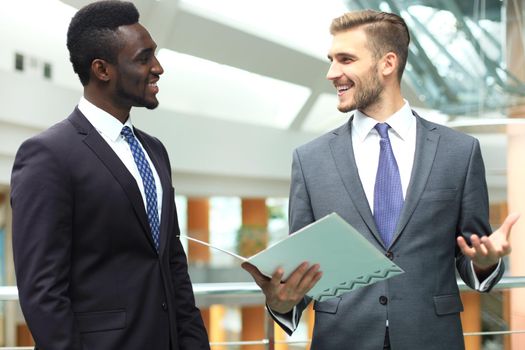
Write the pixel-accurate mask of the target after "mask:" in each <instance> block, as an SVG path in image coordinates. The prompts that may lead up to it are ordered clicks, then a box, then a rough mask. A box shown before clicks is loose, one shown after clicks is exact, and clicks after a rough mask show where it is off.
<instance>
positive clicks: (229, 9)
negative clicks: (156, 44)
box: [180, 0, 348, 60]
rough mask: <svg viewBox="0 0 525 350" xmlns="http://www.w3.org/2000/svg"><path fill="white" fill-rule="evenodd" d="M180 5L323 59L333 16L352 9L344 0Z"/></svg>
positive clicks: (191, 1)
mask: <svg viewBox="0 0 525 350" xmlns="http://www.w3.org/2000/svg"><path fill="white" fill-rule="evenodd" d="M180 7H181V8H183V9H184V10H185V11H188V12H193V13H195V14H198V15H200V16H202V17H205V18H208V19H211V20H214V21H218V22H221V23H223V24H226V25H228V26H231V27H234V28H237V29H240V30H242V31H245V32H248V33H251V34H253V35H257V36H260V37H263V38H266V39H268V40H271V41H274V42H277V43H279V44H282V45H285V46H288V47H292V48H294V49H296V50H298V51H301V52H303V53H305V54H308V55H311V56H313V57H317V58H320V59H323V60H324V59H326V51H327V50H328V47H329V44H330V39H331V37H330V33H329V31H328V28H329V25H330V23H331V21H332V19H334V18H335V17H338V16H340V15H342V14H343V13H344V12H347V11H348V9H347V7H346V6H345V5H344V2H343V1H342V0H324V1H304V0H286V1H282V0H266V1H257V2H254V1H244V0H221V1H216V0H181V1H180Z"/></svg>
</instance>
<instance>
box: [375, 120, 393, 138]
mask: <svg viewBox="0 0 525 350" xmlns="http://www.w3.org/2000/svg"><path fill="white" fill-rule="evenodd" d="M374 128H375V129H376V130H377V132H378V133H379V136H381V138H382V139H387V138H388V129H389V128H390V125H388V124H387V123H377V124H376V125H375V126H374Z"/></svg>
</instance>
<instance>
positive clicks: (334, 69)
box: [326, 62, 342, 80]
mask: <svg viewBox="0 0 525 350" xmlns="http://www.w3.org/2000/svg"><path fill="white" fill-rule="evenodd" d="M341 74H342V73H341V69H340V68H339V65H338V64H337V62H332V63H331V64H330V68H328V72H327V73H326V79H328V80H335V79H337V78H339V77H340V76H341Z"/></svg>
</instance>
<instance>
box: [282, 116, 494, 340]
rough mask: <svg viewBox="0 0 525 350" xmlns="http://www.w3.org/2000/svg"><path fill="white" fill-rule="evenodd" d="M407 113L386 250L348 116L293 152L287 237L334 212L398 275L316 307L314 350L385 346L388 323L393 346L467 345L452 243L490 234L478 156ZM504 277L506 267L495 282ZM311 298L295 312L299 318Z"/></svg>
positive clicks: (475, 149)
mask: <svg viewBox="0 0 525 350" xmlns="http://www.w3.org/2000/svg"><path fill="white" fill-rule="evenodd" d="M414 115H415V117H416V118H417V141H416V153H415V158H414V166H413V170H412V175H411V179H410V184H409V187H408V191H407V195H406V199H405V204H404V207H403V211H402V213H401V217H400V220H399V223H398V226H397V229H396V233H395V236H394V240H393V242H392V244H391V245H390V246H389V247H385V246H384V244H383V242H382V240H381V238H380V236H379V233H378V231H377V228H376V226H375V222H374V218H373V215H372V212H371V210H370V207H369V205H368V201H367V199H366V196H365V193H364V190H363V187H362V185H361V181H360V179H359V175H358V170H357V167H356V163H355V159H354V153H353V149H352V141H351V120H350V122H349V123H347V124H345V125H343V126H341V127H339V128H338V129H335V130H334V131H332V132H329V133H327V134H325V135H323V136H321V137H319V138H318V139H316V140H313V141H311V142H310V143H308V144H306V145H303V146H301V147H299V148H298V149H297V150H296V151H295V152H294V156H293V166H292V185H291V193H290V231H291V232H295V231H296V230H298V229H300V228H301V227H303V226H305V225H308V224H309V223H311V222H313V221H315V220H317V219H320V218H322V217H323V216H325V215H327V214H329V213H331V212H337V213H338V214H339V215H340V216H341V217H342V218H344V219H345V220H346V221H348V222H349V223H350V224H351V225H353V226H354V227H355V228H356V229H357V230H358V231H359V232H361V233H362V234H363V236H364V237H366V238H367V239H368V240H369V241H370V242H371V243H372V244H373V245H374V246H375V247H376V248H377V249H379V250H380V251H382V252H384V253H385V255H387V256H389V257H390V258H391V259H392V260H393V261H394V262H395V263H396V264H398V265H399V266H400V267H401V268H402V269H403V270H404V271H405V273H404V274H402V275H400V276H396V277H393V278H391V279H389V280H387V281H384V282H380V283H376V284H374V285H371V286H368V287H365V288H361V289H358V290H355V291H352V292H351V293H347V294H345V295H343V296H342V297H339V298H335V299H332V300H329V301H325V302H316V303H315V304H314V309H315V328H314V334H313V339H312V349H315V350H319V349H323V350H324V349H326V350H339V349H345V350H346V349H356V350H379V349H382V348H383V341H384V336H385V324H386V321H387V319H388V322H389V332H390V340H391V346H392V349H394V350H411V349H414V350H416V349H417V350H419V349H426V350H432V349H435V350H442V349H447V350H456V349H463V348H464V344H463V336H462V328H461V322H460V317H459V313H460V312H461V311H462V310H463V306H462V303H461V299H460V296H459V290H458V287H457V284H456V275H455V268H454V267H456V268H457V270H458V272H459V274H460V276H461V278H462V279H463V280H464V281H465V282H466V283H467V284H468V285H469V286H471V287H473V286H474V279H473V276H472V271H471V269H470V261H469V259H467V258H466V257H465V256H463V255H462V254H461V251H460V250H459V248H458V246H457V244H456V237H457V236H458V235H463V236H464V237H466V238H467V239H468V238H469V236H470V234H471V233H477V234H482V235H483V234H489V233H490V232H491V229H490V226H489V223H488V217H489V216H488V195H487V186H486V182H485V172H484V165H483V160H482V157H481V152H480V148H479V143H478V141H477V140H476V139H474V138H473V137H470V136H467V135H464V134H461V133H459V132H456V131H453V130H451V129H449V128H446V127H443V126H441V125H437V124H434V123H430V122H428V121H426V120H424V119H422V118H420V117H419V116H417V115H416V114H415V113H414ZM321 270H322V266H321ZM502 273H503V268H502V269H501V270H500V273H499V276H498V278H496V279H495V280H494V282H493V283H496V282H497V281H498V280H499V278H501V275H502ZM489 289H490V288H489ZM309 301H310V300H308V299H305V300H304V301H303V302H301V303H300V304H299V305H298V306H297V308H296V311H297V312H296V316H297V320H298V319H299V317H300V315H301V312H302V311H303V310H304V308H305V307H306V306H307V304H308V303H309ZM287 317H291V313H290V314H289V315H287ZM281 326H283V328H285V330H287V331H288V332H289V333H290V332H291V331H290V330H289V329H287V327H286V326H284V325H282V324H281Z"/></svg>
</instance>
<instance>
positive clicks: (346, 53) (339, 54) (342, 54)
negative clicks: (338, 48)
mask: <svg viewBox="0 0 525 350" xmlns="http://www.w3.org/2000/svg"><path fill="white" fill-rule="evenodd" d="M326 57H328V60H329V61H332V60H333V59H334V57H350V58H352V59H357V56H356V55H354V54H352V53H349V52H338V53H336V54H335V55H333V56H332V55H330V54H328V55H326Z"/></svg>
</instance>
